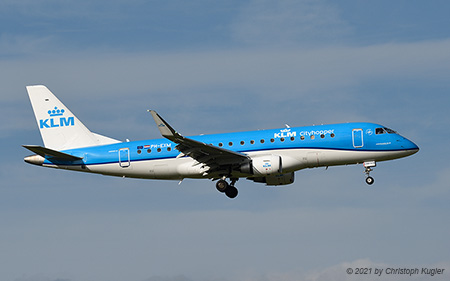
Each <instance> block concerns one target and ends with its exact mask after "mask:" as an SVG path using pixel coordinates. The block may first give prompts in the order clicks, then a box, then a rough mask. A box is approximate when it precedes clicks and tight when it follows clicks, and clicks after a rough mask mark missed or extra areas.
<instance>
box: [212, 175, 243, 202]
mask: <svg viewBox="0 0 450 281" xmlns="http://www.w3.org/2000/svg"><path fill="white" fill-rule="evenodd" d="M230 180H231V183H230V184H228V182H227V181H226V180H225V179H220V180H219V181H217V182H216V188H217V190H218V191H219V192H222V193H225V195H226V196H228V198H231V199H232V198H236V196H237V195H238V190H237V188H236V187H234V184H235V183H236V181H237V179H235V178H232V179H230Z"/></svg>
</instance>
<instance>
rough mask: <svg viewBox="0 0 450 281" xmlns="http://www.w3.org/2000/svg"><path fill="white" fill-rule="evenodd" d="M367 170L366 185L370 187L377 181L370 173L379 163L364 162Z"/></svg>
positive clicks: (365, 171)
mask: <svg viewBox="0 0 450 281" xmlns="http://www.w3.org/2000/svg"><path fill="white" fill-rule="evenodd" d="M363 166H364V168H365V170H364V174H366V183H367V184H368V185H372V184H373V183H374V182H375V180H374V179H373V178H372V177H371V176H370V172H372V171H373V170H372V168H373V167H376V166H377V163H376V162H375V161H370V162H364V164H363Z"/></svg>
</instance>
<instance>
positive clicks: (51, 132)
mask: <svg viewBox="0 0 450 281" xmlns="http://www.w3.org/2000/svg"><path fill="white" fill-rule="evenodd" d="M27 92H28V96H29V97H30V101H31V105H32V107H33V111H34V115H35V117H36V121H37V125H38V127H39V131H40V133H41V136H42V140H43V142H44V145H45V147H46V148H50V149H53V150H64V149H72V148H79V147H87V146H95V145H102V144H111V143H117V142H120V141H118V140H115V139H112V138H109V137H105V136H102V135H99V134H95V133H92V132H91V131H89V129H88V128H87V127H86V126H85V125H84V124H83V123H81V121H80V120H79V119H78V118H77V117H76V116H75V115H74V114H73V113H72V112H71V111H70V110H69V109H68V108H67V107H66V106H65V105H64V104H63V103H62V102H61V101H60V100H59V99H58V98H57V97H56V96H55V95H54V94H53V93H52V92H51V91H50V90H49V89H48V88H47V87H45V86H42V85H37V86H27Z"/></svg>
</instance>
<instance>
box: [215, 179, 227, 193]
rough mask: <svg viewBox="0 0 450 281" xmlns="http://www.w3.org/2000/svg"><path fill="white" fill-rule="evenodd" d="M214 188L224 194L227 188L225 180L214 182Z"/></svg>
mask: <svg viewBox="0 0 450 281" xmlns="http://www.w3.org/2000/svg"><path fill="white" fill-rule="evenodd" d="M216 188H217V190H218V191H220V192H225V190H227V188H228V183H227V182H226V181H225V180H219V181H218V182H216Z"/></svg>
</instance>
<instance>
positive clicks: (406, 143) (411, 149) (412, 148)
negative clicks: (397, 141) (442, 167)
mask: <svg viewBox="0 0 450 281" xmlns="http://www.w3.org/2000/svg"><path fill="white" fill-rule="evenodd" d="M401 146H402V148H404V149H405V150H407V151H408V155H413V154H415V153H417V152H418V151H419V147H418V146H417V145H416V144H415V143H413V142H412V141H410V140H408V139H406V138H405V139H404V140H403V142H402V145H401Z"/></svg>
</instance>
